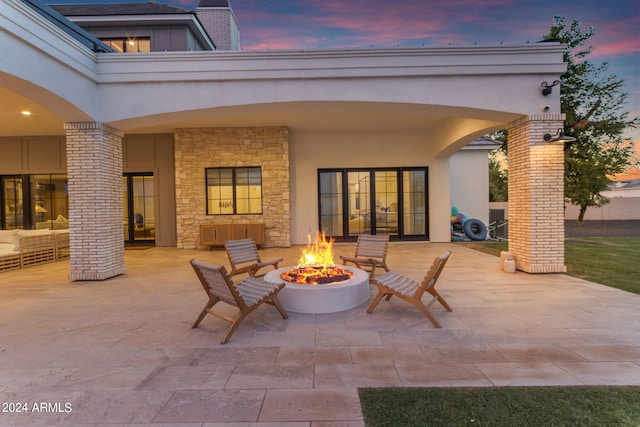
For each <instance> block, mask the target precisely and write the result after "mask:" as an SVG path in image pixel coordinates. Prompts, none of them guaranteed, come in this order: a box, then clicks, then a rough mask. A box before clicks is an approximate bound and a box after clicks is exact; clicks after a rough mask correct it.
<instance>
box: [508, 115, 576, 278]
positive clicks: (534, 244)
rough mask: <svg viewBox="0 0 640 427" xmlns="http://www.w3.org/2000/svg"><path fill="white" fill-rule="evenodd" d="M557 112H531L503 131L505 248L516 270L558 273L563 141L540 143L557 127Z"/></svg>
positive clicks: (561, 268)
mask: <svg viewBox="0 0 640 427" xmlns="http://www.w3.org/2000/svg"><path fill="white" fill-rule="evenodd" d="M563 123H564V116H563V115H562V114H535V115H531V116H525V117H522V118H520V119H518V120H516V121H514V122H512V123H509V124H508V125H507V131H508V132H509V252H511V253H512V254H513V256H514V258H515V261H516V268H517V269H518V270H522V271H526V272H527V273H563V272H566V271H567V268H566V266H565V265H564V153H563V144H561V143H560V144H558V143H551V144H550V143H548V142H546V141H544V139H543V136H544V134H545V133H550V134H554V133H556V131H557V130H558V129H560V128H562V127H563Z"/></svg>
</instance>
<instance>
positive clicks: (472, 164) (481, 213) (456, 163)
mask: <svg viewBox="0 0 640 427" xmlns="http://www.w3.org/2000/svg"><path fill="white" fill-rule="evenodd" d="M450 167H451V174H452V175H453V176H452V177H451V204H452V206H456V207H457V208H458V212H462V213H463V214H465V215H467V216H469V217H471V218H476V219H479V220H480V221H482V222H483V223H485V224H489V160H488V157H487V152H486V151H485V150H460V151H458V152H457V153H456V154H454V155H453V156H451V159H450Z"/></svg>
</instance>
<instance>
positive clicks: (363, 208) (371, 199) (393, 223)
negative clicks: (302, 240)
mask: <svg viewBox="0 0 640 427" xmlns="http://www.w3.org/2000/svg"><path fill="white" fill-rule="evenodd" d="M318 194H319V201H318V205H319V211H320V212H319V218H320V230H322V231H324V232H325V234H326V235H327V236H331V237H333V238H334V239H336V240H355V239H356V238H357V236H359V235H361V234H378V235H380V234H388V235H390V236H392V237H394V238H397V239H415V240H426V239H427V238H428V229H427V224H428V216H427V212H428V210H427V168H383V169H381V168H376V169H321V170H319V171H318Z"/></svg>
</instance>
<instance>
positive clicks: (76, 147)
mask: <svg viewBox="0 0 640 427" xmlns="http://www.w3.org/2000/svg"><path fill="white" fill-rule="evenodd" d="M64 127H65V130H66V132H67V175H68V179H69V226H70V249H71V272H70V273H69V279H71V280H104V279H108V278H110V277H114V276H117V275H119V274H122V273H124V272H125V266H124V234H123V228H122V212H123V211H122V136H123V134H122V132H120V131H119V130H117V129H114V128H111V127H109V126H107V125H104V124H102V123H95V122H86V123H84V122H83V123H65V126H64Z"/></svg>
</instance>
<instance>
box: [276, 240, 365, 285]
mask: <svg viewBox="0 0 640 427" xmlns="http://www.w3.org/2000/svg"><path fill="white" fill-rule="evenodd" d="M307 241H308V243H307V247H306V248H305V249H303V250H302V256H301V257H300V260H298V265H297V266H296V267H295V268H293V269H291V270H287V271H285V272H283V273H281V274H280V277H281V278H282V279H283V280H285V281H287V282H294V283H300V284H308V285H317V284H331V283H337V282H342V281H345V280H348V279H350V278H351V277H352V276H353V273H351V272H350V271H349V270H344V269H342V268H340V267H336V265H335V264H334V262H333V238H331V239H329V240H327V237H326V236H325V235H324V233H320V232H318V233H317V234H316V241H315V243H311V235H309V236H307Z"/></svg>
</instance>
